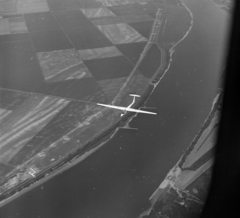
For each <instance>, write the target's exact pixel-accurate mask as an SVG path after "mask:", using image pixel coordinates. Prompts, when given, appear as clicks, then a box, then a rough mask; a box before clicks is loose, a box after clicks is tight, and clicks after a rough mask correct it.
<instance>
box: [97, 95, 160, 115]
mask: <svg viewBox="0 0 240 218" xmlns="http://www.w3.org/2000/svg"><path fill="white" fill-rule="evenodd" d="M129 95H130V96H132V97H133V101H132V103H131V104H130V105H128V106H127V107H122V106H115V105H110V104H101V103H97V105H99V106H103V107H109V108H114V109H118V110H122V111H124V113H123V114H121V116H123V115H124V114H125V113H126V112H127V111H130V112H135V113H143V114H152V115H156V114H157V113H155V112H150V111H144V110H139V109H134V108H131V106H132V105H133V104H134V103H135V101H136V97H141V96H140V95H136V94H129Z"/></svg>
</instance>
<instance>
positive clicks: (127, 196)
mask: <svg viewBox="0 0 240 218" xmlns="http://www.w3.org/2000/svg"><path fill="white" fill-rule="evenodd" d="M184 3H185V4H186V6H187V7H188V8H189V9H190V11H191V12H192V13H193V17H194V23H193V27H192V30H191V32H190V33H189V34H188V36H187V37H186V38H185V39H184V40H183V41H182V42H181V43H180V44H178V45H177V47H175V52H174V53H173V56H172V59H173V61H172V62H171V66H170V68H169V70H168V72H167V74H166V75H165V76H164V78H163V79H162V80H161V82H160V83H159V85H158V86H157V88H156V89H155V90H154V92H153V94H152V95H151V97H150V98H149V101H148V103H147V106H149V107H157V113H158V115H157V116H149V115H138V116H137V117H136V118H134V119H133V121H132V122H131V123H130V125H131V126H132V127H137V128H138V131H134V130H120V131H118V132H117V134H116V135H115V136H114V137H113V138H112V139H111V140H110V141H109V142H107V143H106V144H105V145H104V146H103V147H102V148H100V149H99V150H98V151H96V152H95V153H94V154H92V155H91V156H90V157H88V158H87V159H86V160H84V161H83V162H81V163H79V164H78V165H76V166H74V167H73V168H71V169H69V170H67V171H65V172H64V173H62V174H60V175H58V176H56V177H54V178H53V179H51V180H49V181H47V182H46V183H44V184H43V185H42V186H39V187H37V188H35V189H33V190H31V191H29V192H28V193H26V194H24V195H22V196H21V197H19V198H17V199H16V200H14V201H12V202H11V203H9V204H8V205H6V206H4V207H2V208H1V211H0V217H1V218H7V217H9V218H10V217H11V218H15V217H16V218H26V217H29V218H30V217H34V218H120V217H121V218H127V217H128V218H136V217H138V216H139V215H140V214H141V213H142V212H143V211H145V210H146V209H148V208H149V207H150V202H149V197H150V196H151V195H152V193H153V192H154V191H155V190H156V189H157V187H158V186H159V185H160V183H161V181H162V180H163V179H164V178H165V176H166V174H167V173H168V171H169V170H170V169H171V168H172V167H173V166H174V165H175V164H176V162H177V161H178V159H179V158H180V156H181V155H182V154H183V152H184V151H185V150H186V149H187V147H188V146H189V144H190V143H191V141H192V140H193V138H194V137H195V135H196V134H197V133H198V131H199V129H200V127H201V125H202V124H203V122H204V120H205V119H206V117H207V116H208V113H209V111H210V109H211V106H212V101H213V99H214V97H215V95H216V91H217V88H218V86H219V84H220V83H219V81H220V77H221V73H222V69H223V66H224V57H225V42H226V40H227V32H228V27H229V26H228V21H229V16H228V15H227V14H226V13H225V12H223V11H222V10H221V9H219V8H218V7H216V6H215V5H214V4H213V3H212V1H211V0H184Z"/></svg>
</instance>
